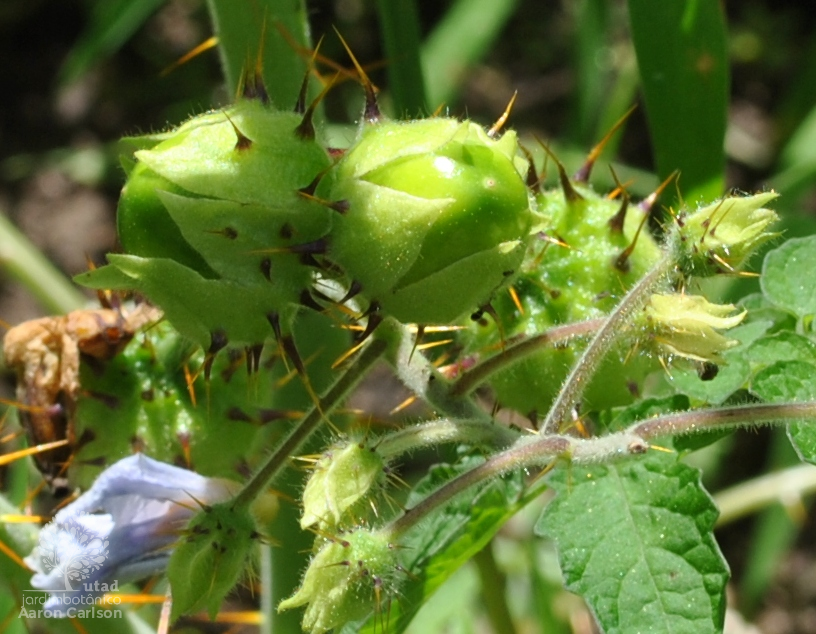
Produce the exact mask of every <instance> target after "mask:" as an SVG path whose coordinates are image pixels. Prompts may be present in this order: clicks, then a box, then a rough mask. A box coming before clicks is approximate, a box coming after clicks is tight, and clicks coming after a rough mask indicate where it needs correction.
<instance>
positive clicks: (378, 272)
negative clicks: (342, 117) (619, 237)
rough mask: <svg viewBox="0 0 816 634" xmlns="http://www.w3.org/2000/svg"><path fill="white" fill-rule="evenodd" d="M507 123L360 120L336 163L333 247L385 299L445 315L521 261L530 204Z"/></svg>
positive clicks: (418, 313) (439, 318)
mask: <svg viewBox="0 0 816 634" xmlns="http://www.w3.org/2000/svg"><path fill="white" fill-rule="evenodd" d="M516 151H517V141H516V136H515V134H514V133H512V132H509V133H507V134H505V135H504V136H503V137H502V138H501V139H498V140H494V139H492V138H490V137H489V136H488V135H487V133H486V132H485V131H484V130H483V129H482V128H481V127H479V126H478V125H476V124H474V123H471V122H468V121H464V122H461V121H458V120H455V119H447V118H435V119H426V120H421V121H413V122H383V123H378V124H375V125H371V126H369V127H366V128H365V129H364V130H363V133H362V136H361V138H360V139H359V140H358V141H357V142H356V143H355V145H354V146H353V147H352V148H351V149H350V150H349V151H348V152H347V153H346V155H345V156H344V158H343V159H342V160H341V162H340V163H339V164H338V166H337V179H336V181H335V187H334V188H333V190H332V194H331V198H332V199H344V200H346V201H347V202H348V211H347V212H346V214H345V215H344V216H343V217H342V218H339V219H337V221H336V223H335V227H334V229H333V231H332V236H331V243H330V255H331V257H332V259H333V260H335V261H336V262H337V263H338V264H340V265H341V267H343V268H344V269H345V271H346V272H347V274H348V275H349V276H350V277H351V278H353V279H354V280H356V281H357V282H359V283H360V284H361V285H362V288H363V293H364V294H365V296H366V297H367V298H368V299H369V300H371V301H376V302H377V304H378V305H379V306H380V307H381V309H382V310H383V311H384V312H386V313H388V314H390V315H392V316H394V317H396V318H397V319H399V320H400V321H404V322H416V323H422V324H433V323H449V322H450V321H452V320H454V319H456V318H457V317H459V316H461V315H462V314H464V313H466V312H472V311H473V310H474V309H475V308H476V307H478V306H480V305H482V304H484V303H486V302H487V301H488V300H489V299H490V296H491V295H492V293H493V292H494V291H495V290H496V289H497V288H499V287H500V286H501V285H502V284H503V283H504V282H505V280H506V279H507V278H508V277H509V276H510V275H512V274H513V273H514V272H515V270H516V269H517V268H518V266H519V264H520V263H521V259H522V257H523V255H524V251H525V245H526V240H527V237H528V234H529V231H530V228H531V225H532V221H533V214H532V211H531V207H530V200H529V197H528V192H527V188H526V186H525V184H524V181H523V179H522V177H521V175H520V171H519V168H520V167H521V168H522V169H524V167H525V166H523V165H517V161H518V159H517V158H516Z"/></svg>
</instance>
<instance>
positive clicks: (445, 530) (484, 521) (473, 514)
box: [344, 456, 535, 634]
mask: <svg viewBox="0 0 816 634" xmlns="http://www.w3.org/2000/svg"><path fill="white" fill-rule="evenodd" d="M481 462H482V459H481V458H479V457H475V456H471V457H468V458H466V459H464V460H463V461H462V462H461V463H459V464H457V465H456V466H450V465H439V466H436V467H434V468H433V469H431V471H430V473H429V475H428V476H426V477H425V478H424V479H423V480H422V481H421V482H420V483H419V485H417V487H416V489H415V490H414V491H413V492H412V494H411V497H410V498H409V500H408V503H407V506H408V507H410V506H412V505H413V504H415V503H416V502H418V501H419V500H420V499H422V498H424V497H425V496H426V495H427V494H428V493H430V492H432V491H435V490H436V489H438V488H439V487H440V486H441V485H442V484H443V483H445V482H447V481H448V480H450V479H452V478H453V477H455V476H456V475H459V474H460V473H463V472H464V471H467V470H468V469H472V468H473V467H475V466H477V465H478V464H479V463H481ZM522 489H523V480H522V478H521V474H519V473H515V474H511V475H508V476H506V477H504V478H502V479H500V480H494V481H492V482H491V483H490V484H488V485H487V486H485V487H484V488H482V489H481V490H479V491H478V492H476V493H475V494H474V493H473V492H471V493H470V494H468V495H464V496H461V497H460V498H458V499H456V500H454V501H453V502H452V503H451V504H449V505H448V506H446V507H445V508H443V509H441V510H440V511H439V512H437V513H434V514H432V515H431V516H430V517H429V518H428V519H427V520H426V521H424V522H423V523H422V524H421V525H420V526H419V527H417V528H416V529H414V530H413V531H412V532H411V533H410V534H409V535H408V536H407V539H406V540H404V541H403V542H402V543H401V544H400V545H401V546H402V547H403V548H404V552H405V553H406V554H407V558H406V561H405V567H406V568H407V569H408V570H409V571H410V572H411V573H412V574H411V577H410V578H409V579H408V580H407V582H406V583H405V584H404V585H403V586H402V587H401V589H400V595H399V597H389V599H391V604H390V607H387V608H386V609H387V610H388V618H387V619H386V623H385V626H383V618H382V615H376V614H375V615H374V616H373V617H372V618H371V619H369V621H368V623H367V625H366V627H365V628H364V629H363V630H362V631H364V632H371V633H374V632H378V633H381V634H386V632H388V633H396V632H402V631H403V630H404V629H405V628H406V627H407V626H408V624H409V623H410V622H411V619H412V618H413V616H414V614H416V612H417V611H418V610H419V608H420V607H421V606H422V604H423V603H424V602H425V601H426V600H427V599H428V597H430V596H431V594H433V593H434V592H435V591H436V589H437V588H439V586H441V585H442V584H443V583H444V582H445V581H446V580H447V579H448V577H450V576H451V575H452V574H453V573H454V572H456V571H457V570H458V569H459V567H460V566H461V565H462V564H464V563H465V562H466V561H468V560H469V559H470V558H471V557H473V556H474V555H475V554H476V553H478V552H479V551H480V550H481V549H482V548H484V547H485V545H486V544H487V543H488V542H489V541H490V540H491V539H492V538H493V536H494V535H495V534H496V532H497V531H498V530H499V529H500V528H501V527H502V526H503V525H504V523H505V522H506V521H507V520H509V519H510V518H511V517H512V516H513V515H514V514H515V513H517V512H518V510H519V509H520V508H521V507H522V506H524V504H526V503H527V502H529V501H530V500H531V499H533V498H534V497H535V496H534V495H528V496H527V497H525V498H523V499H519V496H520V494H521V491H522ZM397 599H398V600H397ZM344 631H350V630H344Z"/></svg>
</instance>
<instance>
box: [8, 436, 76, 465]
mask: <svg viewBox="0 0 816 634" xmlns="http://www.w3.org/2000/svg"><path fill="white" fill-rule="evenodd" d="M67 444H68V439H67V438H66V439H63V440H55V441H53V442H47V443H43V444H42V445H35V446H34V447H27V448H26V449H20V450H18V451H13V452H11V453H7V454H4V455H2V456H0V467H2V466H4V465H7V464H11V463H12V462H14V461H15V460H19V459H21V458H25V457H26V456H32V455H34V454H39V453H45V452H46V451H51V450H52V449H57V448H58V447H64V446H65V445H67Z"/></svg>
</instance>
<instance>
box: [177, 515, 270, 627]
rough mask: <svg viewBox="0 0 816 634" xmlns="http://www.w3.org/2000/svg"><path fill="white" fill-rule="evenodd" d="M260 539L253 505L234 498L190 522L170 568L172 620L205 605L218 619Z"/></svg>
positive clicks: (200, 608)
mask: <svg viewBox="0 0 816 634" xmlns="http://www.w3.org/2000/svg"><path fill="white" fill-rule="evenodd" d="M256 539H257V533H256V530H255V520H254V519H253V517H252V514H251V513H250V511H249V509H247V508H235V506H234V505H233V504H232V503H231V502H224V503H221V504H215V505H213V506H208V507H205V508H204V509H203V510H202V511H201V512H200V513H198V515H196V516H195V517H194V518H193V519H192V520H190V524H189V525H188V526H187V530H186V531H185V535H184V536H183V537H182V539H181V543H180V544H179V545H177V546H176V548H175V550H174V551H173V554H172V556H171V557H170V563H169V564H168V566H167V576H168V578H169V579H170V589H171V590H172V593H173V609H172V613H171V617H170V618H171V619H172V620H174V621H175V620H176V619H177V618H178V617H180V616H182V615H184V614H191V613H193V612H197V611H199V610H202V609H206V610H207V613H208V614H209V616H210V618H211V619H214V618H215V617H216V616H217V614H218V612H219V610H220V609H221V603H222V602H223V600H224V597H226V596H227V593H228V592H229V591H230V590H232V589H233V588H234V587H235V585H236V584H237V583H238V581H239V580H240V578H241V576H242V575H243V574H244V572H245V571H246V568H247V565H248V563H249V560H250V556H251V555H252V551H253V548H254V546H255V543H256Z"/></svg>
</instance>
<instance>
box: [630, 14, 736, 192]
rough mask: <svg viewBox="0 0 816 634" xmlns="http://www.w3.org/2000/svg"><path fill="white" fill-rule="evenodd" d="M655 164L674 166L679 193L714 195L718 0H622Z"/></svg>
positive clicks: (722, 45) (661, 168) (719, 175)
mask: <svg viewBox="0 0 816 634" xmlns="http://www.w3.org/2000/svg"><path fill="white" fill-rule="evenodd" d="M629 19H630V22H631V27H632V37H633V40H634V43H635V52H636V53H637V58H638V66H639V67H640V77H641V81H642V83H643V95H644V98H645V101H646V115H647V117H648V120H649V129H650V130H651V133H652V139H653V143H654V150H655V158H656V161H657V171H658V173H659V175H660V176H661V178H665V177H666V176H668V175H669V174H670V173H671V172H673V171H674V170H676V169H679V170H680V173H681V174H682V176H681V178H680V180H679V185H680V188H681V190H682V192H683V195H684V197H685V198H686V199H687V200H689V201H690V202H696V201H697V198H698V197H703V198H707V199H712V198H715V197H716V196H719V195H720V194H721V193H722V189H723V182H724V169H725V155H724V153H723V140H724V138H725V124H726V112H727V105H728V81H729V77H728V49H727V39H726V28H725V16H724V14H723V7H722V5H721V4H720V3H719V2H700V1H699V0H696V1H689V0H663V1H662V2H654V0H629Z"/></svg>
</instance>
